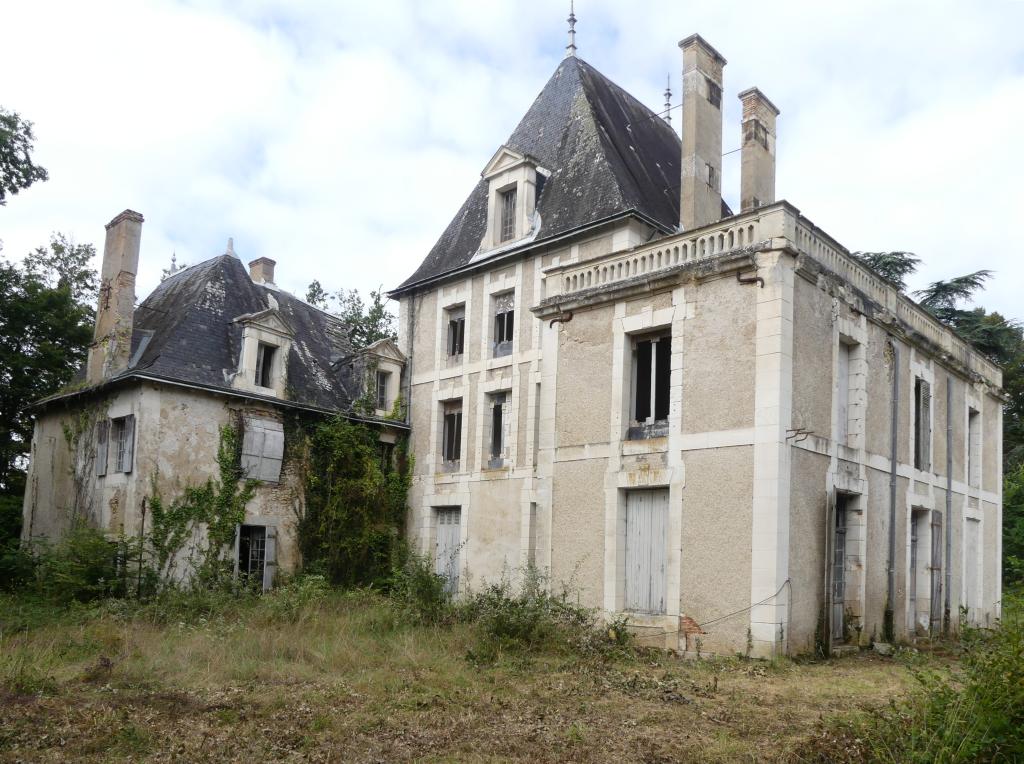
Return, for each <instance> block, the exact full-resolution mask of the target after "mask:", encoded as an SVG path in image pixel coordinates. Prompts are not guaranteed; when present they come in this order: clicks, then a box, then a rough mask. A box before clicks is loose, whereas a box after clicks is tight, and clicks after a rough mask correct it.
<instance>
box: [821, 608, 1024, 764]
mask: <svg viewBox="0 0 1024 764" xmlns="http://www.w3.org/2000/svg"><path fill="white" fill-rule="evenodd" d="M1022 604H1024V603H1022V602H1021V601H1020V600H1019V598H1018V599H1017V600H1013V598H1012V597H1009V598H1007V601H1006V602H1004V608H1005V610H1006V611H1007V612H1006V618H1005V619H1004V621H1003V622H1002V623H1001V624H999V625H998V626H997V627H996V628H995V629H992V630H987V629H985V630H983V629H972V628H967V629H965V630H964V632H963V634H962V637H961V646H962V651H963V656H962V659H961V661H960V667H959V670H953V671H949V670H946V669H943V670H928V669H926V668H921V667H920V666H916V665H914V664H911V669H912V671H913V674H914V677H915V679H916V680H917V682H918V686H919V688H918V690H917V691H916V692H915V693H913V694H912V695H911V697H910V698H909V699H908V700H902V701H893V702H892V703H891V704H890V706H889V707H888V708H885V709H882V710H878V711H874V712H870V713H867V714H862V715H857V716H854V717H851V718H846V719H843V720H841V721H839V722H838V723H836V724H835V725H834V727H835V729H834V733H833V734H834V736H833V740H835V739H838V740H840V741H842V742H843V743H844V745H839V746H836V745H833V746H830V747H829V750H828V751H827V752H824V751H823V752H821V754H820V755H819V758H817V760H826V759H827V760H829V761H882V762H920V763H921V764H925V763H926V762H927V763H930V762H936V761H941V762H975V761H991V762H997V761H1007V762H1009V761H1021V760H1022V759H1024V620H1022V617H1021V616H1022V612H1021V606H1022ZM839 752H843V753H844V756H842V757H839V756H838V754H839ZM826 753H827V755H826Z"/></svg>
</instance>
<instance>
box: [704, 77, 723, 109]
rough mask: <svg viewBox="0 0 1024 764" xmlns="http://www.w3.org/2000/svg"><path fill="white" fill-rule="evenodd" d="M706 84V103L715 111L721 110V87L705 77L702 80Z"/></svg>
mask: <svg viewBox="0 0 1024 764" xmlns="http://www.w3.org/2000/svg"><path fill="white" fill-rule="evenodd" d="M704 79H705V80H706V81H707V83H708V101H710V102H711V105H712V106H714V107H715V108H717V109H721V108H722V87H721V85H719V84H718V83H716V82H712V81H711V80H709V79H708V78H707V77H705V78H704Z"/></svg>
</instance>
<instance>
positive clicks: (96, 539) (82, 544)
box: [37, 523, 124, 603]
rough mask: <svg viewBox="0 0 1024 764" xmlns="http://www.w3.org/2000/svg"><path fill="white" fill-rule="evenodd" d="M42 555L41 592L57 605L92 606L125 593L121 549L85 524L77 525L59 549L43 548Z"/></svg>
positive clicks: (40, 554)
mask: <svg viewBox="0 0 1024 764" xmlns="http://www.w3.org/2000/svg"><path fill="white" fill-rule="evenodd" d="M38 554H39V565H38V569H37V582H38V586H39V589H40V591H41V593H42V594H43V595H44V596H46V597H48V598H50V599H52V600H54V601H56V602H59V603H69V602H90V601H92V600H97V599H102V598H104V597H110V596H114V595H117V594H120V593H122V591H123V588H124V581H123V580H122V579H121V578H120V577H119V575H118V568H119V565H118V545H117V544H116V543H115V542H112V541H110V540H109V539H107V537H106V536H104V535H103V534H102V533H100V532H99V531H98V530H96V529H95V528H90V527H89V526H87V525H85V524H84V523H76V524H75V525H73V526H72V527H71V529H70V530H69V531H68V532H67V534H66V535H65V536H64V538H62V539H61V540H60V541H59V542H58V543H57V544H56V545H54V546H49V545H41V546H40V547H39V552H38Z"/></svg>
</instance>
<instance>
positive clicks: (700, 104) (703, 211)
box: [679, 34, 725, 230]
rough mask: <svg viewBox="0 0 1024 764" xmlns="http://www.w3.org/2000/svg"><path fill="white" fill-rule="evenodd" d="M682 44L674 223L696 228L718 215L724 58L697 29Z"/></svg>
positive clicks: (720, 209)
mask: <svg viewBox="0 0 1024 764" xmlns="http://www.w3.org/2000/svg"><path fill="white" fill-rule="evenodd" d="M679 47H680V48H682V50H683V156H682V182H681V184H680V191H679V194H680V199H679V225H680V226H681V227H682V228H683V230H689V229H691V228H699V227H701V226H704V225H708V224H710V223H714V222H715V221H717V220H720V219H721V217H722V69H723V68H724V67H725V59H724V58H722V55H721V54H720V53H719V52H718V51H717V50H715V49H714V48H712V47H711V46H710V45H709V44H708V42H707V40H705V39H704V38H703V37H701V36H700V35H699V34H694V35H690V36H689V37H687V38H686V39H685V40H683V41H682V42H680V43H679Z"/></svg>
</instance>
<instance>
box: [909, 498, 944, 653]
mask: <svg viewBox="0 0 1024 764" xmlns="http://www.w3.org/2000/svg"><path fill="white" fill-rule="evenodd" d="M907 600H908V603H907V604H908V610H909V613H908V619H907V620H908V631H910V632H911V633H919V634H928V633H929V632H930V633H933V634H934V633H937V632H938V631H939V630H940V629H941V628H942V513H941V512H939V511H938V510H928V509H914V510H912V511H911V513H910V569H909V571H908V576H907Z"/></svg>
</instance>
